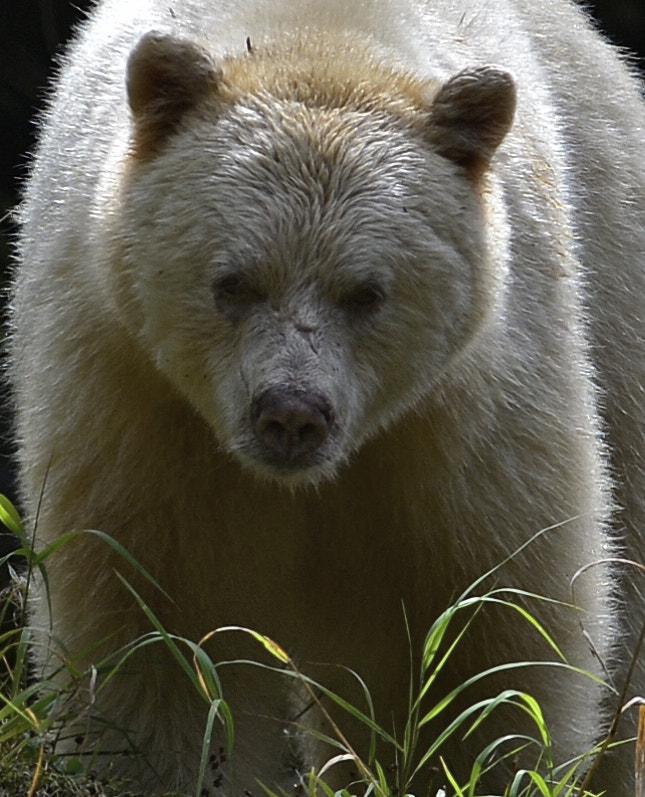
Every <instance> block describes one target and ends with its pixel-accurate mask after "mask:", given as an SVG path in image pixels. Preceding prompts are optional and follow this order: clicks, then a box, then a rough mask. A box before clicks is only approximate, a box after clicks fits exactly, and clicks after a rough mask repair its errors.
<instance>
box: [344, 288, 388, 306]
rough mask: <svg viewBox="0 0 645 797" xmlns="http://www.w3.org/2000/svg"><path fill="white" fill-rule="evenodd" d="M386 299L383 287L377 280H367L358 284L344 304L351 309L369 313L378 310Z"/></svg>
mask: <svg viewBox="0 0 645 797" xmlns="http://www.w3.org/2000/svg"><path fill="white" fill-rule="evenodd" d="M384 299H385V291H384V290H383V287H382V286H381V285H379V284H378V283H375V282H367V283H365V284H364V285H359V286H357V287H356V288H355V289H354V290H353V291H352V292H351V293H350V294H348V296H347V297H346V299H345V301H344V304H345V306H346V307H347V308H348V309H349V310H353V311H355V312H359V313H368V312H371V311H372V310H376V309H377V308H378V307H379V306H380V305H381V304H382V302H383V300H384Z"/></svg>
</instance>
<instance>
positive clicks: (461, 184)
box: [121, 96, 488, 485]
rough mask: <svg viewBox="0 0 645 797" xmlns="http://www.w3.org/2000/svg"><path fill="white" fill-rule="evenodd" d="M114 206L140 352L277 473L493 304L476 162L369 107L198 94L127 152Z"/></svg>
mask: <svg viewBox="0 0 645 797" xmlns="http://www.w3.org/2000/svg"><path fill="white" fill-rule="evenodd" d="M121 215H122V218H123V235H124V241H125V245H124V250H125V252H126V256H125V257H126V260H127V263H126V264H124V265H122V266H121V267H122V268H124V269H125V272H126V273H127V274H128V275H129V279H130V280H131V283H132V284H131V292H132V293H133V294H134V295H136V297H137V305H138V307H139V308H140V319H139V320H138V322H137V324H136V325H137V327H138V330H137V334H138V335H139V338H140V340H141V342H142V344H143V346H144V347H145V349H146V350H147V352H148V354H149V356H150V357H151V358H152V359H153V360H154V362H155V364H156V366H157V367H158V369H159V370H160V371H161V372H162V373H163V374H165V375H166V376H167V377H168V378H169V379H170V380H171V381H172V382H173V384H174V385H175V386H176V388H178V390H179V391H180V392H181V393H182V394H183V395H184V396H185V397H186V398H187V399H188V400H189V401H190V402H191V403H192V404H193V405H194V406H195V407H196V408H197V409H198V411H199V412H200V413H201V415H202V416H203V417H204V418H205V419H206V420H207V422H208V423H209V424H210V426H211V427H212V429H213V430H214V433H215V435H216V437H217V439H218V441H219V443H220V444H221V446H222V447H223V449H225V450H226V451H228V452H231V453H233V454H234V455H235V456H236V457H237V458H238V459H239V461H240V462H241V463H243V464H244V465H246V466H248V467H250V468H252V470H253V471H254V472H256V473H258V474H262V475H265V476H269V477H273V478H276V479H278V480H280V481H282V482H285V483H287V484H290V485H296V484H306V483H315V482H317V481H319V480H320V479H321V478H329V477H331V476H333V475H334V474H335V473H336V472H337V469H338V467H339V466H340V465H341V464H342V463H343V462H344V461H346V460H347V459H348V457H349V456H350V455H351V454H352V452H353V451H354V450H356V449H357V448H358V447H360V445H361V444H362V443H363V442H364V441H365V440H366V439H367V438H368V437H369V436H371V435H374V434H375V433H376V432H377V431H378V430H379V429H381V428H384V427H387V426H388V424H390V423H392V421H393V420H394V419H396V418H398V417H400V416H401V415H402V414H403V413H405V412H406V411H408V410H409V409H410V408H412V407H413V406H414V405H415V404H417V403H418V402H419V400H420V399H422V398H424V397H425V396H427V394H428V393H429V392H430V391H431V390H432V389H433V386H434V385H435V384H436V383H437V380H438V379H439V378H440V377H441V375H442V373H443V372H444V371H445V369H446V367H447V366H448V364H449V363H450V361H451V359H452V358H453V357H454V356H455V355H456V354H458V353H459V352H460V351H461V350H462V349H463V348H464V347H466V346H467V345H468V344H469V342H470V341H471V339H472V338H473V336H474V335H475V334H476V330H477V328H478V327H479V325H480V324H481V322H482V318H483V317H484V316H485V313H486V304H487V302H488V300H487V298H486V293H487V285H486V273H485V272H486V271H487V254H486V251H487V250H486V241H485V229H484V224H483V222H482V211H481V208H480V201H479V198H478V195H477V191H476V190H475V188H474V185H473V182H472V180H471V179H470V178H469V176H468V174H467V172H466V170H465V169H464V168H463V167H462V166H461V165H458V164H457V163H455V162H454V161H453V160H451V159H449V158H446V157H443V156H441V155H439V154H438V153H437V152H435V151H434V150H433V148H432V146H431V145H430V143H429V142H428V141H427V140H426V138H425V137H423V136H422V135H420V134H419V133H418V132H416V131H415V130H414V129H413V128H412V127H411V126H410V125H409V124H407V123H404V122H403V121H401V120H399V121H397V119H396V118H394V117H393V116H392V115H391V114H388V113H385V112H383V113H381V112H379V111H378V110H375V111H371V112H363V111H359V110H355V109H351V108H325V107H308V106H307V105H305V104H303V103H299V102H294V101H290V100H281V99H278V98H275V97H263V96H255V97H248V98H246V99H245V100H244V101H242V102H238V103H236V104H234V105H233V106H232V107H228V108H226V109H225V110H224V111H222V110H221V109H215V108H214V107H213V106H210V105H209V104H208V103H206V104H204V105H200V106H198V107H197V108H195V109H194V110H191V111H190V112H188V113H187V114H186V115H185V117H184V118H183V120H182V124H181V126H180V127H179V129H177V130H175V131H174V132H173V133H172V135H170V136H168V137H167V138H166V139H165V140H164V143H163V146H162V147H160V148H159V150H158V151H155V152H154V153H153V154H152V155H151V156H150V157H148V158H145V159H143V160H142V161H141V162H135V163H134V164H133V165H132V168H131V171H130V174H129V177H128V181H127V183H126V186H125V189H124V192H123V197H122V207H121Z"/></svg>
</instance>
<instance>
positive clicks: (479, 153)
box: [428, 66, 516, 174]
mask: <svg viewBox="0 0 645 797" xmlns="http://www.w3.org/2000/svg"><path fill="white" fill-rule="evenodd" d="M515 105H516V91H515V81H514V80H513V78H512V77H511V76H510V75H509V74H508V72H503V71H502V70H500V69H496V68H494V67H489V66H487V67H481V68H479V69H470V70H465V71H464V72H459V74H457V75H455V76H454V77H453V78H451V79H450V80H448V82H447V83H445V84H444V85H443V86H442V87H441V88H440V89H439V93H438V94H437V96H436V97H435V99H434V101H433V104H432V108H431V111H430V119H429V126H428V135H429V138H430V141H431V143H432V144H433V146H434V148H435V149H436V150H437V151H438V152H439V154H440V155H443V156H444V157H446V158H449V159H450V160H452V161H455V162H456V163H459V164H461V165H463V166H465V167H466V168H467V169H468V170H469V171H471V172H473V173H474V174H479V173H480V172H481V171H483V170H484V169H485V168H486V167H487V166H488V164H489V162H490V160H491V158H492V157H493V155H494V153H495V150H496V149H497V147H499V145H500V144H501V143H502V141H503V139H504V136H505V135H506V134H507V133H508V131H509V129H510V127H511V124H512V122H513V116H514V114H515Z"/></svg>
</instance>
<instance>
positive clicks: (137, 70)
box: [126, 31, 221, 158]
mask: <svg viewBox="0 0 645 797" xmlns="http://www.w3.org/2000/svg"><path fill="white" fill-rule="evenodd" d="M220 80H221V73H220V72H219V70H218V69H217V68H216V66H215V64H214V63H213V61H212V60H211V58H210V56H209V55H208V54H207V53H206V52H205V51H204V50H202V49H201V48H200V47H198V46H197V45H195V44H193V43H192V42H189V41H186V40H184V39H179V38H176V37H175V36H170V35H167V34H163V33H157V32H154V31H152V32H150V33H146V34H145V35H144V36H143V37H142V38H141V39H140V40H139V43H138V44H137V46H136V47H135V48H134V50H133V51H132V53H131V54H130V57H129V59H128V67H127V78H126V88H127V93H128V102H129V104H130V109H131V110H132V115H133V117H134V122H135V140H134V154H135V156H137V157H140V158H145V157H148V156H150V155H154V154H155V152H156V151H157V150H158V148H159V146H160V144H161V143H162V142H163V141H164V139H165V138H166V137H167V136H168V135H169V134H170V133H171V132H172V131H173V130H174V129H175V128H176V126H177V123H178V122H179V121H180V119H181V118H182V116H183V115H184V114H185V113H186V111H187V110H189V109H190V108H192V107H194V105H195V104H196V103H197V102H198V101H199V100H201V99H202V98H203V97H205V96H207V95H208V94H209V93H210V92H212V91H214V90H215V89H216V88H217V85H218V83H219V82H220Z"/></svg>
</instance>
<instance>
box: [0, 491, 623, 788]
mask: <svg viewBox="0 0 645 797" xmlns="http://www.w3.org/2000/svg"><path fill="white" fill-rule="evenodd" d="M0 520H2V522H3V523H4V524H5V525H6V526H7V527H8V528H9V529H10V530H11V531H12V532H13V533H15V534H17V535H18V537H19V538H20V540H21V541H22V547H21V549H20V550H19V551H17V552H16V553H14V554H11V555H10V556H8V557H5V561H6V562H7V563H8V565H9V566H10V569H11V572H12V577H13V583H12V585H11V586H10V587H8V588H7V589H6V590H5V592H4V595H3V596H2V599H1V600H0V606H1V611H2V614H1V616H0V621H1V622H2V628H3V629H4V630H3V631H2V633H0V797H23V795H26V797H59V796H60V797H126V795H127V797H136V795H134V794H133V793H132V792H131V791H129V790H128V787H127V785H124V784H118V783H116V782H99V781H98V780H97V779H96V777H95V776H94V775H93V774H92V762H91V761H89V762H87V761H86V760H81V759H79V758H75V757H73V756H72V757H70V756H67V757H62V756H60V755H57V754H56V752H55V751H54V747H55V740H56V738H57V737H58V736H59V735H60V734H61V733H64V732H65V726H66V725H67V724H68V723H69V721H70V719H71V711H72V709H71V706H72V698H73V696H74V694H75V692H76V690H77V689H78V685H79V684H80V682H81V681H82V680H83V677H84V676H85V675H87V674H86V673H82V672H80V671H78V670H77V669H76V668H75V666H74V664H73V662H67V663H66V665H65V676H66V677H65V679H62V680H64V685H63V686H61V685H60V681H57V683H56V685H54V684H53V682H52V681H47V680H43V681H40V682H35V681H34V680H33V674H31V677H30V673H29V629H28V628H26V627H25V625H24V622H23V621H24V611H25V600H26V595H27V593H28V591H29V585H30V580H31V575H32V574H33V573H34V572H35V571H36V570H37V571H39V573H40V577H41V578H42V579H43V582H44V583H45V585H46V584H47V569H46V563H47V559H48V557H49V556H51V555H53V554H55V551H56V549H57V548H58V547H59V546H60V545H63V544H65V543H66V541H67V540H68V539H70V538H71V537H73V536H75V534H77V533H93V534H99V536H100V537H101V538H102V539H104V541H105V543H106V544H107V545H111V546H112V547H113V548H115V549H116V550H118V551H119V553H120V554H121V555H123V556H124V557H125V558H126V559H127V560H128V561H129V562H130V563H131V564H134V565H135V566H137V567H138V569H139V570H140V571H141V568H140V567H139V566H138V565H137V564H136V562H134V561H133V560H132V558H131V557H130V556H129V554H128V553H127V552H126V551H124V550H123V549H121V548H120V546H119V545H118V544H117V543H116V542H115V541H114V540H112V539H111V538H109V537H107V536H106V535H102V534H100V533H98V532H72V533H71V534H69V535H67V536H66V537H65V538H63V539H61V540H60V541H57V542H56V544H54V545H52V546H50V547H49V548H48V549H46V550H44V551H41V552H38V553H36V552H35V551H34V550H33V547H32V545H31V544H30V542H29V541H28V540H27V538H26V536H25V532H24V529H23V527H22V524H21V522H20V518H19V517H18V514H17V513H16V511H15V509H14V508H13V506H12V505H11V504H10V503H9V502H8V501H7V499H5V498H4V496H0ZM14 557H22V558H24V559H25V560H26V562H27V564H28V567H27V572H26V574H21V573H20V572H19V571H18V570H17V569H14V568H12V563H13V561H15V560H14ZM1 564H2V561H1V560H0V565H1ZM141 572H142V571H141ZM488 575H490V574H486V576H488ZM486 576H484V577H482V579H480V580H479V581H478V582H477V583H476V584H474V585H472V587H471V588H469V589H468V590H467V591H466V592H465V593H464V594H463V595H462V596H461V597H460V599H459V600H458V601H456V602H455V604H454V605H453V606H451V607H450V608H448V609H447V610H446V611H445V612H444V613H443V614H442V615H441V616H440V617H438V618H437V620H436V621H435V623H434V625H433V626H432V628H431V629H430V631H429V633H428V635H427V638H426V642H425V646H424V650H423V656H422V661H421V666H420V668H418V669H419V675H418V677H416V678H414V679H413V680H414V683H413V685H412V688H411V690H410V704H409V721H408V724H407V726H406V728H405V729H404V730H403V733H402V737H401V738H398V739H395V738H394V737H393V736H392V735H390V734H389V733H387V732H386V731H385V730H384V729H382V728H380V727H379V726H378V725H377V724H376V722H375V720H374V717H373V716H372V715H371V713H370V712H369V710H368V712H367V713H364V712H363V711H360V710H359V709H358V708H356V707H354V706H351V705H349V704H347V703H346V702H345V701H343V700H342V699H341V698H340V697H338V696H337V695H335V694H333V693H332V692H330V691H329V690H328V689H326V688H325V687H324V685H323V684H320V683H316V682H314V681H312V680H311V679H309V678H308V677H307V676H305V675H304V674H303V673H301V672H300V671H299V670H298V668H297V666H296V664H295V663H294V662H293V661H292V660H291V659H290V657H289V656H288V655H287V654H286V653H285V652H284V651H283V650H282V649H281V648H280V647H279V645H278V644H276V643H275V642H274V641H273V640H270V639H268V638H267V637H264V636H262V635H260V634H258V633H256V632H255V631H253V630H251V629H244V628H238V627H236V628H230V627H229V628H220V629H217V630H215V631H213V632H212V633H211V634H209V636H208V637H207V638H205V639H204V640H201V642H199V643H195V642H192V641H190V640H187V639H182V638H179V637H176V636H173V635H171V634H169V633H168V632H167V631H166V630H165V629H164V628H163V626H162V625H161V623H160V622H159V620H158V619H157V617H156V616H155V615H154V614H153V612H152V611H151V610H150V608H149V607H148V606H147V605H146V604H145V603H144V602H143V600H142V599H141V598H140V597H139V596H138V595H136V593H134V591H133V590H132V588H131V587H130V586H129V585H128V584H127V583H126V582H125V581H124V583H125V584H126V587H127V588H128V589H130V590H131V591H133V594H134V595H135V597H136V599H137V601H138V603H139V606H140V608H141V611H142V612H144V613H145V615H146V616H147V618H148V620H149V622H150V627H151V631H150V633H149V634H146V635H145V636H144V637H142V638H140V639H138V640H134V641H133V642H132V644H131V645H129V646H128V647H127V648H126V649H123V650H122V651H121V655H120V656H119V657H118V658H119V661H118V664H117V665H116V668H115V669H118V667H120V666H122V665H123V663H124V662H125V661H126V660H127V659H128V658H129V656H130V655H131V654H132V652H134V651H135V650H136V649H138V648H140V647H142V646H146V645H150V644H163V645H167V646H168V648H169V649H170V650H171V651H172V654H173V655H174V657H175V659H176V660H177V662H178V664H179V666H180V667H181V669H182V670H183V671H184V673H185V677H187V678H189V679H190V680H191V682H192V685H193V687H194V688H195V690H197V692H198V693H199V694H200V695H201V697H202V699H203V700H204V701H206V703H207V704H208V705H209V713H208V721H207V723H206V727H205V729H204V736H203V739H204V741H203V755H202V766H201V772H200V778H199V783H198V785H197V787H196V790H195V792H194V795H195V797H199V795H200V794H201V793H202V783H203V782H204V777H205V773H206V771H207V767H208V761H209V755H210V740H211V738H212V734H213V731H214V729H215V726H216V724H219V725H220V726H222V727H223V729H224V731H225V733H226V736H227V738H229V739H232V738H233V727H234V717H232V716H231V714H230V712H229V709H228V706H227V704H226V702H225V699H224V696H223V695H222V690H221V688H220V683H219V678H218V673H217V665H216V664H215V663H214V662H213V661H212V660H211V659H210V658H209V657H208V655H207V654H206V652H205V650H204V647H203V645H204V643H205V642H206V641H207V639H208V638H209V637H210V636H212V635H213V634H219V633H223V632H229V633H230V632H237V633H243V634H250V635H251V636H252V637H253V638H254V639H255V640H256V641H257V642H258V645H259V646H261V647H263V648H264V649H266V650H268V651H269V653H270V654H271V655H272V656H273V658H274V660H275V667H270V669H275V670H279V671H280V672H282V673H283V674H284V677H288V678H295V679H298V681H300V682H301V683H302V684H303V685H304V688H305V689H306V690H308V692H309V695H310V698H311V700H312V701H313V702H315V703H317V704H318V706H319V708H320V710H321V711H322V712H323V713H325V714H327V710H326V708H325V704H328V701H332V702H333V703H335V704H336V705H337V706H340V707H341V708H342V709H343V710H344V711H346V712H348V713H349V714H351V715H353V716H354V717H355V718H358V719H359V720H360V721H361V722H363V723H365V724H366V725H367V726H368V727H369V728H370V731H371V733H372V736H373V740H374V742H376V740H377V739H379V740H380V741H385V742H386V743H387V744H388V745H391V748H392V749H394V750H395V751H396V760H397V763H398V765H397V767H396V770H395V772H394V774H392V772H387V771H386V769H385V768H384V767H383V766H382V765H381V764H380V763H379V761H378V760H377V759H376V757H375V753H374V750H375V749H376V744H373V745H372V751H371V753H370V755H369V756H368V757H367V759H365V760H363V759H361V758H360V757H359V756H357V755H356V753H355V752H354V750H353V749H352V746H351V742H350V740H348V739H346V738H345V736H344V735H343V733H342V731H341V730H340V728H338V726H337V725H336V724H335V723H334V722H333V720H332V719H331V717H330V716H329V715H328V714H327V717H328V720H329V727H330V728H332V732H331V733H330V736H329V737H324V738H325V739H326V741H327V742H328V743H329V744H330V745H332V746H333V747H334V748H335V749H336V750H337V754H336V755H335V756H333V757H332V758H331V759H330V761H329V762H328V763H327V764H326V765H325V767H323V768H322V769H321V771H320V772H311V773H308V775H307V776H306V778H305V782H304V784H303V786H304V793H305V794H306V795H309V796H310V797H333V791H332V790H331V789H330V788H329V787H328V786H327V785H326V784H325V774H326V773H327V772H328V771H329V769H330V768H331V767H333V766H334V765H335V764H337V763H338V762H340V761H346V760H353V761H354V763H355V765H356V766H357V769H358V772H359V777H358V779H357V781H356V782H355V783H353V784H351V786H349V787H348V789H347V790H346V791H344V792H343V793H342V795H340V797H350V795H352V796H353V797H372V795H374V797H398V796H399V795H408V794H410V793H411V788H412V783H413V782H414V779H415V775H416V774H418V772H419V771H420V770H423V769H424V768H425V767H427V766H428V762H429V761H430V760H431V759H432V760H433V761H436V760H439V761H440V762H441V764H442V766H443V773H442V778H441V780H442V782H446V783H449V784H450V789H449V791H448V793H446V791H445V790H444V789H438V790H437V788H435V789H433V790H432V793H430V794H423V795H418V797H453V795H454V797H483V795H482V792H481V791H480V790H479V783H480V781H481V777H482V775H484V774H485V773H486V772H487V771H488V770H489V769H490V768H492V767H494V766H498V765H499V764H500V762H504V761H506V762H508V761H513V760H514V758H515V757H516V756H517V754H518V753H519V752H520V751H523V756H524V757H526V754H527V753H530V755H531V760H532V761H533V765H532V767H531V768H530V769H520V770H517V771H515V772H514V774H513V775H512V779H511V782H510V783H509V784H508V787H507V790H506V793H505V797H599V796H598V795H596V794H595V793H594V792H592V791H590V790H589V788H588V786H587V785H586V783H587V780H586V779H585V776H584V773H585V772H587V770H588V769H589V762H590V760H593V759H594V758H596V757H597V756H598V754H599V753H602V748H603V747H604V746H605V745H606V744H607V743H609V742H610V741H611V739H610V738H608V739H607V740H606V743H605V745H601V746H600V747H599V748H597V749H594V750H591V751H589V753H588V755H587V756H585V757H584V759H583V760H578V761H570V762H566V763H565V764H561V765H557V764H556V762H554V761H553V758H552V745H551V738H550V734H549V729H548V727H547V725H546V723H545V720H544V717H543V715H542V712H541V710H540V706H539V705H538V704H537V702H536V701H535V700H534V699H533V698H532V697H531V696H530V695H529V694H526V693H523V692H520V691H516V690H510V689H509V690H505V691H502V692H501V693H500V694H498V695H497V696H496V697H494V698H491V699H490V700H486V701H484V702H480V703H478V704H475V705H472V706H470V707H469V708H468V709H466V710H465V711H463V712H462V713H461V714H460V715H459V716H458V717H457V718H456V719H454V720H452V721H450V722H448V721H447V726H446V727H445V730H444V731H443V732H442V733H441V734H440V735H439V736H438V737H437V738H436V739H435V740H434V742H433V743H432V744H431V745H430V747H429V748H428V749H420V743H419V734H420V731H421V729H422V728H423V727H424V726H425V725H427V724H428V723H429V722H430V721H431V720H433V719H435V718H436V717H438V716H444V715H445V713H446V712H447V710H448V708H449V707H450V706H451V705H452V704H454V701H455V700H456V698H457V697H458V696H459V695H460V693H461V692H462V691H463V690H464V689H466V688H467V687H468V686H469V684H470V683H473V682H474V681H476V680H479V679H481V678H485V677H488V676H489V675H491V674H492V673H493V672H495V671H491V672H488V673H481V674H480V675H478V676H476V677H475V678H473V679H471V681H470V682H467V683H464V684H462V686H460V687H459V688H458V689H456V690H454V692H452V693H451V694H448V695H445V696H444V697H443V698H442V699H441V700H440V701H439V702H437V703H435V704H434V705H432V706H431V707H428V706H427V705H426V703H427V697H428V692H429V690H430V688H431V686H432V685H433V683H434V682H435V680H436V679H437V676H438V675H439V673H440V672H441V670H442V669H443V668H444V667H447V666H449V661H450V657H451V656H454V655H457V653H456V651H457V649H458V646H459V644H460V641H461V640H462V639H463V637H464V636H465V635H467V633H468V629H469V627H470V625H471V624H472V623H474V622H477V617H478V614H479V612H480V611H482V610H483V609H484V608H485V607H486V605H487V604H497V605H499V604H501V605H503V606H505V607H506V608H507V610H509V611H513V612H518V613H519V614H520V615H522V618H523V621H524V622H527V623H530V624H531V625H532V626H533V628H534V631H535V633H539V634H541V635H542V636H543V637H544V639H545V640H547V642H548V644H549V645H550V647H551V649H552V651H553V654H554V659H555V660H556V661H554V664H553V665H552V666H554V667H568V666H569V665H568V664H566V662H564V660H563V657H562V654H561V653H560V651H559V650H558V648H557V646H556V644H555V642H554V641H553V639H552V638H551V637H550V635H549V633H548V631H547V630H546V629H545V628H544V627H542V626H541V625H540V624H539V622H538V621H537V620H536V619H535V618H534V617H533V616H532V615H531V614H530V613H529V612H528V611H527V610H526V608H524V605H525V603H526V599H527V598H529V599H531V600H545V599H544V598H539V597H538V596H527V595H526V594H524V593H521V592H519V591H517V590H508V589H507V590H504V589H499V588H494V589H492V590H490V591H488V592H486V593H485V594H483V595H480V596H478V595H477V594H476V592H477V589H478V588H480V587H481V586H482V584H483V581H484V578H485V577H486ZM97 666H98V667H99V668H101V666H102V664H101V663H99V664H98V665H97ZM111 666H113V665H111ZM257 666H264V667H266V665H261V664H259V663H258V664H257ZM522 666H527V664H526V663H521V662H520V663H516V664H513V665H505V666H504V667H500V668H496V670H497V671H499V670H506V669H509V668H514V667H522ZM413 669H414V668H413ZM356 677H357V678H358V675H357V676H356ZM589 677H590V678H591V677H592V676H589ZM359 682H360V683H361V684H362V681H360V678H359ZM363 688H364V692H365V697H366V705H367V706H370V705H371V702H370V699H369V691H368V689H367V687H366V686H364V687H363ZM321 696H322V697H324V698H325V700H326V703H323V702H321ZM509 704H511V705H513V706H515V707H516V708H517V709H519V710H520V711H522V712H524V713H525V714H526V715H528V716H529V717H530V720H531V725H532V727H533V729H534V733H533V734H532V737H527V736H518V735H515V734H513V733H509V735H508V736H506V737H505V738H503V739H498V740H496V741H495V742H493V743H492V744H490V745H489V746H488V747H486V749H484V750H482V752H481V753H480V755H479V756H478V757H477V759H476V760H475V762H474V764H473V766H472V771H471V775H470V778H469V780H468V782H467V783H458V782H457V780H456V779H455V777H454V776H453V773H451V772H450V771H449V770H448V768H447V766H446V764H445V762H444V761H443V760H442V759H441V746H442V744H443V743H444V742H445V741H446V739H448V738H449V737H451V736H453V735H455V734H458V735H459V736H460V737H462V738H465V737H467V736H468V735H469V734H470V733H472V731H473V730H474V729H475V728H476V727H477V726H478V725H479V724H480V723H481V722H482V721H483V720H484V719H485V718H486V716H488V714H490V713H491V712H494V711H498V710H500V708H501V707H502V706H508V705H509ZM268 794H269V795H270V797H281V795H272V794H271V792H268Z"/></svg>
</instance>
